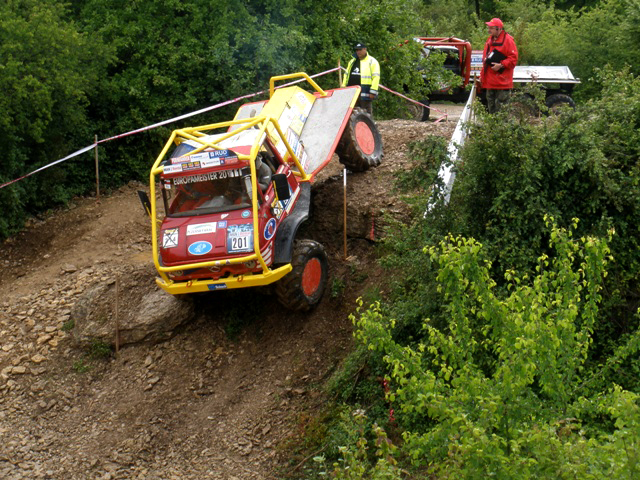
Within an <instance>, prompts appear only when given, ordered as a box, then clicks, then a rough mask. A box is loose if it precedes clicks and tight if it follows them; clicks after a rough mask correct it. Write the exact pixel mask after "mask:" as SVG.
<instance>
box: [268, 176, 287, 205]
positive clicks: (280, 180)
mask: <svg viewBox="0 0 640 480" xmlns="http://www.w3.org/2000/svg"><path fill="white" fill-rule="evenodd" d="M272 180H273V185H274V186H275V187H276V194H277V195H278V200H288V199H289V198H291V193H290V192H289V182H288V181H287V175H286V174H284V173H276V174H274V175H273V177H272Z"/></svg>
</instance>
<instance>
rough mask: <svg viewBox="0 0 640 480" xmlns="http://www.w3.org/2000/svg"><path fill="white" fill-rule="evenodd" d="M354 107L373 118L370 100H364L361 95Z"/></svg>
mask: <svg viewBox="0 0 640 480" xmlns="http://www.w3.org/2000/svg"><path fill="white" fill-rule="evenodd" d="M356 107H360V108H362V109H363V110H364V111H365V112H367V113H369V115H371V118H373V101H372V100H371V98H364V97H363V96H362V95H360V97H359V98H358V103H356Z"/></svg>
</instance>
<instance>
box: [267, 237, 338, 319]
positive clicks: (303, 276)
mask: <svg viewBox="0 0 640 480" xmlns="http://www.w3.org/2000/svg"><path fill="white" fill-rule="evenodd" d="M291 264H292V265H293V270H291V272H289V273H288V274H287V275H285V276H284V277H283V278H282V279H281V280H280V281H279V282H278V283H276V295H277V296H278V300H279V301H280V303H281V304H282V305H284V306H285V307H286V308H288V309H290V310H294V311H297V312H305V311H308V310H311V309H312V308H313V307H315V306H316V305H317V304H318V303H319V302H320V299H321V298H322V294H323V293H324V290H325V288H326V286H327V278H328V274H329V261H328V259H327V254H326V252H325V251H324V248H323V247H322V245H320V244H319V243H318V242H314V241H313V240H298V241H296V243H295V245H294V247H293V258H292V259H291Z"/></svg>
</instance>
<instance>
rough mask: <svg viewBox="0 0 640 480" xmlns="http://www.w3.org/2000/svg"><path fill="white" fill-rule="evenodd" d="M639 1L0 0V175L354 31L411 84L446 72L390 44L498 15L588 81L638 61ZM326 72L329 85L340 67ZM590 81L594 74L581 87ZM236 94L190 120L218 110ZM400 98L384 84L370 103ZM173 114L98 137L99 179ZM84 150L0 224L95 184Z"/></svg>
mask: <svg viewBox="0 0 640 480" xmlns="http://www.w3.org/2000/svg"><path fill="white" fill-rule="evenodd" d="M639 15H640V13H639V8H638V2H637V1H635V0H607V1H563V0H559V1H555V2H553V1H533V2H529V1H523V0H513V1H509V0H503V1H500V0H491V1H486V0H485V1H480V0H475V1H473V2H470V1H465V0H447V1H444V0H435V1H419V0H405V1H399V0H381V1H379V2H366V1H362V0H352V1H342V0H330V1H327V2H314V1H312V0H282V1H275V0H273V1H271V0H266V1H240V0H181V1H178V0H158V1H154V2H145V1H124V0H78V1H74V2H62V1H57V0H7V1H5V2H2V4H1V5H0V89H1V91H2V97H0V149H1V151H2V152H3V161H2V162H0V184H1V183H4V182H7V181H10V180H13V179H14V178H17V177H20V176H21V175H24V174H26V173H28V172H30V171H33V170H34V169H36V168H39V167H40V166H43V165H46V164H48V163H50V162H52V161H55V160H57V159H59V158H63V157H65V156H66V155H68V154H70V153H71V152H73V151H75V150H77V149H78V148H82V147H84V146H87V145H91V144H92V143H93V140H94V136H95V135H97V136H98V138H99V139H103V138H107V137H110V136H113V135H116V134H120V133H123V132H126V131H130V130H133V129H136V128H140V127H143V126H146V125H150V124H154V123H156V122H159V121H162V120H165V119H168V118H172V117H175V116H178V115H181V114H184V113H188V112H192V111H195V110H198V109H200V108H204V107H207V106H210V105H212V104H215V103H218V102H221V101H224V100H228V99H231V98H235V97H237V96H240V95H244V94H247V93H251V92H255V91H258V90H263V89H265V88H266V87H267V86H268V80H269V78H270V77H271V76H273V75H281V74H284V73H291V72H296V71H306V72H308V73H317V72H321V71H324V70H327V69H330V68H333V67H335V66H337V64H338V61H339V60H341V61H342V64H343V65H345V64H346V62H347V61H348V60H349V58H350V56H351V55H352V53H353V52H352V50H351V47H352V45H353V44H354V42H357V41H364V42H366V43H367V44H368V45H369V51H370V53H371V54H372V55H374V56H375V57H377V58H378V59H379V60H380V61H381V63H382V70H383V74H382V83H383V84H384V85H386V86H388V87H389V88H391V89H393V90H397V91H398V90H399V91H403V89H404V88H409V89H410V91H412V92H415V97H416V98H418V97H420V96H421V92H424V91H425V89H429V88H434V87H435V86H436V85H437V84H438V82H439V81H441V76H442V75H443V72H442V71H439V69H437V68H433V67H434V66H433V65H426V66H425V65H423V68H425V69H426V70H423V72H426V74H427V80H428V81H427V82H426V84H425V82H423V80H422V77H421V74H420V73H421V72H419V71H418V69H417V68H416V67H415V65H416V63H417V60H418V59H419V54H418V47H417V46H416V45H412V44H408V46H407V47H405V48H398V46H399V45H400V44H402V43H404V42H406V40H408V39H411V38H412V37H414V36H427V35H429V36H436V35H443V36H450V35H453V36H457V37H460V38H465V39H469V40H470V41H471V42H472V45H473V46H474V48H482V45H483V43H484V40H485V38H486V28H485V25H484V22H485V21H487V20H488V19H490V18H491V17H493V16H501V17H502V18H503V19H504V21H505V22H506V25H507V29H508V30H509V32H511V33H512V34H513V35H514V37H515V38H516V41H517V43H518V46H519V49H520V63H522V64H544V65H569V66H570V67H571V69H572V70H573V72H574V73H575V74H576V76H579V77H581V78H583V79H584V80H588V79H589V78H590V77H591V76H592V72H593V69H594V68H597V67H602V66H604V65H605V64H607V63H609V64H612V65H614V66H615V68H620V67H622V66H623V65H625V64H630V65H634V64H637V62H636V61H635V60H636V58H635V55H636V54H635V52H636V51H637V47H638V43H639V42H640V34H639V28H640V27H638V25H639V22H638V19H639V18H638V17H639ZM604 38H606V39H608V41H606V42H605V41H603V39H604ZM411 43H413V42H411ZM433 62H437V59H435V57H434V59H432V63H433ZM319 81H320V83H321V85H324V86H326V87H333V86H336V84H337V75H335V74H332V75H331V76H329V77H323V78H321V79H320V80H319ZM589 88H590V87H589V82H588V81H587V82H585V84H584V85H583V86H582V87H581V88H580V89H579V90H578V93H579V92H581V91H582V92H584V94H585V95H588V92H589V91H590V90H589ZM236 107H237V105H232V106H230V107H228V108H226V109H221V110H215V111H213V112H211V113H209V114H206V115H202V116H199V117H196V118H195V119H190V120H189V122H196V123H198V124H206V123H209V122H213V121H218V120H227V119H230V118H232V116H233V114H234V112H235V109H236ZM400 107H401V104H400V103H399V100H397V99H396V98H393V97H392V95H389V94H385V93H383V94H382V95H381V98H380V101H379V105H378V107H377V112H378V115H379V118H385V117H391V116H394V115H396V114H397V112H398V109H399V108H400ZM181 126H183V125H181V124H174V125H169V126H167V127H166V128H158V129H155V130H153V131H150V132H148V133H143V134H139V135H136V136H132V137H129V138H126V139H121V140H118V141H117V142H111V143H109V144H102V146H101V147H100V149H99V150H100V151H99V155H100V163H101V170H102V178H101V186H102V187H103V188H106V189H108V188H112V187H116V186H118V185H120V184H122V183H124V182H127V181H129V180H131V179H146V177H147V175H148V169H149V166H150V165H151V164H152V161H153V159H154V158H155V156H156V154H157V152H158V151H159V150H160V148H161V145H162V143H163V141H164V139H166V138H167V136H168V132H169V131H170V130H172V129H174V128H178V127H181ZM92 161H93V160H92V152H90V153H87V154H85V155H84V156H82V157H80V158H78V159H75V160H72V161H69V162H66V164H64V165H60V166H57V167H55V168H52V169H50V170H48V171H46V172H45V173H43V174H39V175H36V176H34V177H31V178H29V179H27V180H25V181H21V182H19V183H16V184H13V185H11V186H10V187H8V188H3V189H0V206H1V207H2V211H3V215H2V217H1V218H0V238H3V237H6V236H8V235H10V234H12V233H15V232H16V231H17V230H19V229H20V228H21V227H22V225H23V224H24V221H25V219H26V218H27V217H28V216H29V215H34V214H37V213H39V212H42V211H43V210H47V209H49V208H51V207H54V206H56V205H60V204H64V203H65V202H67V201H68V200H69V199H70V198H72V197H73V196H74V195H82V194H87V193H90V192H91V191H92V190H94V189H95V185H94V183H95V172H94V168H93V167H92V166H91V162H92Z"/></svg>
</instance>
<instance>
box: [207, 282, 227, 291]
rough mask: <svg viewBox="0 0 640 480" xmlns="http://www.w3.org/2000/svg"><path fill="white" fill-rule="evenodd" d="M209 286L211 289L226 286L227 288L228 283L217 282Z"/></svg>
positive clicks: (222, 288)
mask: <svg viewBox="0 0 640 480" xmlns="http://www.w3.org/2000/svg"><path fill="white" fill-rule="evenodd" d="M207 287H208V288H209V290H224V289H225V288H227V284H226V283H217V284H214V285H207Z"/></svg>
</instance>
